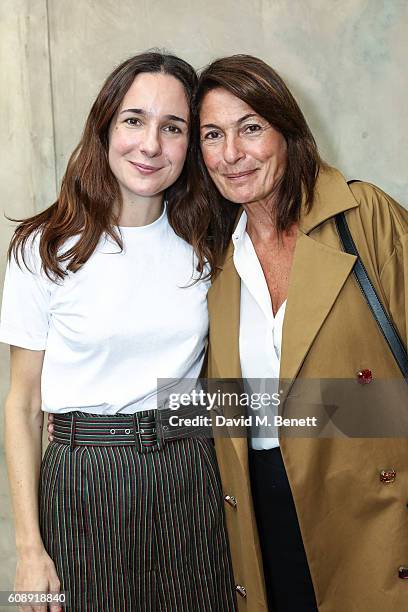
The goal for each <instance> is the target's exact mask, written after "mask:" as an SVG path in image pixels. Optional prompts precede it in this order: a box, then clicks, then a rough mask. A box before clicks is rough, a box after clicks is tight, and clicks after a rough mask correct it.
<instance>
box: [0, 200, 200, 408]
mask: <svg viewBox="0 0 408 612" xmlns="http://www.w3.org/2000/svg"><path fill="white" fill-rule="evenodd" d="M120 230H121V233H122V237H123V243H124V250H123V252H120V250H119V247H118V246H117V245H116V243H115V242H114V241H113V240H112V239H110V238H107V237H105V236H104V237H103V238H102V239H101V241H100V243H99V245H98V247H97V248H96V250H95V252H94V253H93V254H92V256H91V257H90V259H89V260H88V261H87V262H86V264H85V265H84V266H83V267H82V268H80V270H78V271H77V272H75V273H72V272H69V273H68V276H66V277H65V279H64V280H63V281H57V282H52V281H50V280H49V279H48V278H47V277H46V276H45V273H44V271H43V270H42V269H41V261H40V257H39V252H38V242H39V238H38V237H36V238H35V239H34V240H32V241H31V245H30V246H29V247H27V250H26V253H27V261H28V263H29V267H30V269H31V270H32V272H31V271H28V270H27V268H26V267H25V266H24V264H21V269H20V268H19V267H18V265H17V263H16V262H15V260H14V258H12V260H11V262H10V263H9V265H8V267H7V271H6V278H5V284H4V294H3V304H2V311H1V321H0V341H1V342H5V343H7V344H12V345H15V346H20V347H23V348H27V349H31V350H45V356H44V364H43V370H42V378H41V391H42V409H43V410H44V411H46V412H54V413H56V412H69V411H72V410H81V411H83V412H90V413H97V414H115V413H119V412H120V413H133V412H137V411H140V410H149V409H154V408H157V379H158V378H167V379H169V378H172V379H180V378H189V379H195V378H197V377H198V376H199V373H200V370H201V366H202V363H203V359H204V352H205V341H206V336H207V328H208V313H207V301H206V297H207V291H208V287H209V284H210V283H209V281H199V282H198V283H196V284H193V285H191V280H192V277H193V275H195V274H197V273H196V272H195V262H196V259H195V256H194V253H193V249H192V247H191V246H190V245H188V244H187V243H186V242H185V241H184V240H182V239H181V238H179V237H178V236H177V235H176V234H175V233H174V231H173V229H172V228H171V227H170V225H169V222H168V219H167V214H166V211H165V210H164V211H163V214H162V215H161V216H160V218H159V219H157V220H156V221H155V222H154V223H151V224H150V225H146V226H143V227H121V228H120ZM69 246H70V245H69V243H67V244H66V245H64V250H65V249H66V248H68V247H69ZM189 284H190V285H191V286H187V287H186V285H189Z"/></svg>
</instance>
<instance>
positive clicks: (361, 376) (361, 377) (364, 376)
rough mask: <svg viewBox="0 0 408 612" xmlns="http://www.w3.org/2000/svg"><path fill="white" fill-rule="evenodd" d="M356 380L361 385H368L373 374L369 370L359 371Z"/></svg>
mask: <svg viewBox="0 0 408 612" xmlns="http://www.w3.org/2000/svg"><path fill="white" fill-rule="evenodd" d="M357 378H358V382H359V383H360V384H361V385H368V383H370V382H371V381H372V380H373V373H372V371H371V370H360V372H358V373H357Z"/></svg>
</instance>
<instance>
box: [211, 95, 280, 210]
mask: <svg viewBox="0 0 408 612" xmlns="http://www.w3.org/2000/svg"><path fill="white" fill-rule="evenodd" d="M200 126H201V127H200V130H201V151H202V154H203V158H204V163H205V165H206V166H207V170H208V172H209V174H210V176H211V178H212V180H213V181H214V183H215V186H216V187H217V188H218V190H219V191H220V192H221V194H222V195H223V196H224V197H225V198H227V200H230V201H231V202H235V203H237V204H248V203H251V202H262V201H266V200H268V199H269V198H270V196H271V194H272V192H273V188H274V186H275V185H276V181H277V180H278V179H279V178H280V177H281V176H282V174H283V172H284V170H285V167H286V158H287V145H286V141H285V138H284V137H283V136H282V134H281V133H280V132H278V131H277V130H275V129H274V128H273V127H272V126H271V125H270V124H269V123H268V122H267V121H266V120H265V119H264V118H263V117H261V116H260V115H258V114H257V113H256V112H255V111H254V110H253V109H252V108H251V107H250V106H248V104H246V103H245V102H243V101H242V100H240V98H237V97H236V96H234V95H233V94H231V93H230V92H228V91H227V90H226V89H224V88H222V87H220V88H217V89H213V90H211V91H209V92H208V93H207V94H206V95H205V97H204V99H203V102H202V104H201V111H200Z"/></svg>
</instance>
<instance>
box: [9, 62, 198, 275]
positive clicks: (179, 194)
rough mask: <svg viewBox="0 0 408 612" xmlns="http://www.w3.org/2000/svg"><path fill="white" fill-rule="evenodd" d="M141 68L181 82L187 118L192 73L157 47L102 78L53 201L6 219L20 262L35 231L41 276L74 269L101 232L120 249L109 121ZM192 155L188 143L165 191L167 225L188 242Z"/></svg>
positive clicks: (191, 221)
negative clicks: (65, 247)
mask: <svg viewBox="0 0 408 612" xmlns="http://www.w3.org/2000/svg"><path fill="white" fill-rule="evenodd" d="M144 72H145V73H156V72H162V73H164V74H169V75H172V76H174V77H175V78H176V79H178V80H179V81H180V82H181V83H182V85H183V87H184V91H185V93H186V97H187V100H188V103H189V107H190V122H191V121H192V116H193V112H192V102H193V97H194V93H195V88H196V84H197V76H196V73H195V71H194V69H193V68H192V67H191V66H190V65H189V64H188V63H187V62H185V61H184V60H182V59H180V58H178V57H176V56H174V55H170V54H167V53H162V52H161V51H150V52H146V53H141V54H139V55H136V56H134V57H131V58H130V59H128V60H127V61H125V62H123V63H122V64H121V65H120V66H118V67H117V68H116V69H115V70H114V71H113V72H112V73H111V74H110V75H109V76H108V78H107V79H106V81H105V83H104V84H103V86H102V89H101V90H100V92H99V94H98V96H97V98H96V100H95V102H94V104H93V106H92V108H91V110H90V113H89V116H88V118H87V121H86V124H85V128H84V131H83V135H82V138H81V141H80V143H79V144H78V146H77V147H76V149H75V150H74V152H73V153H72V155H71V157H70V159H69V162H68V165H67V169H66V172H65V175H64V178H63V180H62V184H61V189H60V193H59V196H58V199H57V200H56V202H54V204H52V205H51V206H50V207H49V208H47V209H46V210H44V211H43V212H41V213H39V214H37V215H34V216H32V217H30V218H28V219H24V220H21V219H12V220H13V221H17V222H18V223H19V225H18V227H17V228H16V230H15V233H14V235H13V238H12V240H11V243H10V247H9V251H8V256H9V257H11V255H12V254H13V255H14V256H15V258H16V260H17V261H18V257H19V254H21V255H22V259H23V261H24V263H25V261H26V260H25V258H24V248H25V245H26V243H27V240H28V239H29V238H30V237H31V236H33V235H35V234H36V233H37V232H39V231H40V232H41V235H40V240H39V251H40V256H41V260H42V266H43V269H44V271H45V273H46V274H47V276H48V277H49V278H50V279H52V280H56V279H57V278H61V279H62V278H63V277H64V276H65V275H66V271H65V269H64V265H63V264H64V263H66V269H67V270H69V271H76V270H78V269H79V268H80V267H81V266H82V265H83V264H84V263H85V262H86V261H87V260H88V259H89V258H90V256H91V255H92V253H93V252H94V250H95V248H96V246H97V244H98V242H99V240H100V238H101V235H102V234H103V233H106V234H107V235H109V236H111V237H112V238H113V239H114V240H115V241H116V243H117V244H118V246H119V247H120V249H122V248H123V243H122V239H121V236H120V233H119V232H118V230H117V228H115V226H116V225H117V218H115V216H114V212H113V206H114V204H115V202H117V203H118V204H119V206H121V204H122V199H121V194H120V190H119V186H118V183H117V180H116V178H115V177H114V175H113V173H112V172H111V170H110V167H109V162H108V144H109V143H108V135H109V125H110V122H111V120H112V118H113V116H114V115H115V113H116V111H117V110H118V108H119V106H120V104H121V102H122V100H123V98H124V96H125V95H126V92H127V91H128V89H129V88H130V86H131V85H132V83H133V81H134V79H135V77H136V76H137V75H138V74H140V73H144ZM192 155H193V153H192V148H191V147H189V149H188V152H187V158H186V162H185V164H184V167H183V171H182V173H181V175H180V177H179V178H178V179H177V181H176V182H175V183H174V184H173V185H172V186H171V187H169V188H168V190H167V191H166V198H167V201H168V216H169V220H170V223H171V224H172V225H173V228H174V230H175V231H176V233H177V234H179V235H180V236H182V237H183V238H185V239H186V240H188V241H189V242H191V235H192V233H193V232H192V227H193V225H194V219H193V218H191V217H194V212H192V208H193V207H192V206H191V201H190V199H189V198H188V197H187V196H188V194H189V193H190V188H189V181H190V180H191V175H190V171H189V169H190V168H191V166H192V164H193V157H192ZM73 236H79V238H78V240H77V241H76V242H75V244H74V246H72V247H71V248H70V249H69V250H67V251H65V252H64V253H62V252H61V247H62V245H63V244H64V243H65V241H66V240H67V239H68V238H71V237H73ZM205 252H206V249H205V248H204V253H205ZM201 261H203V259H202V258H201ZM201 269H203V266H201Z"/></svg>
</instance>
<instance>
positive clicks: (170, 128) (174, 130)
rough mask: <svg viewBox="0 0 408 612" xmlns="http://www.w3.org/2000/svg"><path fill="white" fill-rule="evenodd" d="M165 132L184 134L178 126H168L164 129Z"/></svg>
mask: <svg viewBox="0 0 408 612" xmlns="http://www.w3.org/2000/svg"><path fill="white" fill-rule="evenodd" d="M164 131H165V132H168V133H169V134H182V131H181V129H180V128H179V127H178V126H177V125H172V124H170V125H166V126H165V127H164Z"/></svg>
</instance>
